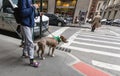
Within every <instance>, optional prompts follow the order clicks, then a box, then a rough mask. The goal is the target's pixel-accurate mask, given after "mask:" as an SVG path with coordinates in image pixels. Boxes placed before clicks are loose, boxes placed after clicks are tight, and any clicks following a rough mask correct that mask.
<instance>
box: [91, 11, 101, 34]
mask: <svg viewBox="0 0 120 76" xmlns="http://www.w3.org/2000/svg"><path fill="white" fill-rule="evenodd" d="M100 26H101V16H100V13H98V14H97V15H96V16H95V17H94V19H93V22H92V26H91V27H92V28H91V32H94V31H95V29H96V28H98V27H100Z"/></svg>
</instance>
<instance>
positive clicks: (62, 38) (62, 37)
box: [60, 35, 68, 43]
mask: <svg viewBox="0 0 120 76" xmlns="http://www.w3.org/2000/svg"><path fill="white" fill-rule="evenodd" d="M60 38H61V40H62V41H63V42H65V43H67V42H68V41H67V39H66V38H65V37H64V36H62V35H61V36H60Z"/></svg>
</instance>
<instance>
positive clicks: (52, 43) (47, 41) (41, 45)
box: [37, 36, 68, 60]
mask: <svg viewBox="0 0 120 76" xmlns="http://www.w3.org/2000/svg"><path fill="white" fill-rule="evenodd" d="M60 42H64V43H67V42H68V41H67V39H66V38H65V37H64V36H60V37H59V36H54V37H43V38H41V39H40V40H38V41H37V45H38V50H37V55H38V57H39V52H40V50H41V55H40V56H41V59H42V60H43V59H45V58H44V57H43V55H44V52H45V46H46V45H47V46H48V47H49V52H48V55H50V51H51V48H52V53H51V56H52V57H53V56H54V50H55V48H56V46H57V45H58V44H59V43H60Z"/></svg>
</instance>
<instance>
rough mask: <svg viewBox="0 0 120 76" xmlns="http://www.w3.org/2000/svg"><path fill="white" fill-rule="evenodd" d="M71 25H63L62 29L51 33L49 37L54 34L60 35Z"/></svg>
mask: <svg viewBox="0 0 120 76" xmlns="http://www.w3.org/2000/svg"><path fill="white" fill-rule="evenodd" d="M68 28H69V27H62V28H61V29H59V30H57V31H55V32H53V33H52V34H49V35H48V37H52V35H54V36H59V35H61V34H62V33H63V32H64V31H65V30H67V29H68Z"/></svg>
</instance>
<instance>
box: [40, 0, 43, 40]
mask: <svg viewBox="0 0 120 76" xmlns="http://www.w3.org/2000/svg"><path fill="white" fill-rule="evenodd" d="M42 3H43V0H40V12H42V10H43V7H42ZM41 37H42V15H40V38H41Z"/></svg>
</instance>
